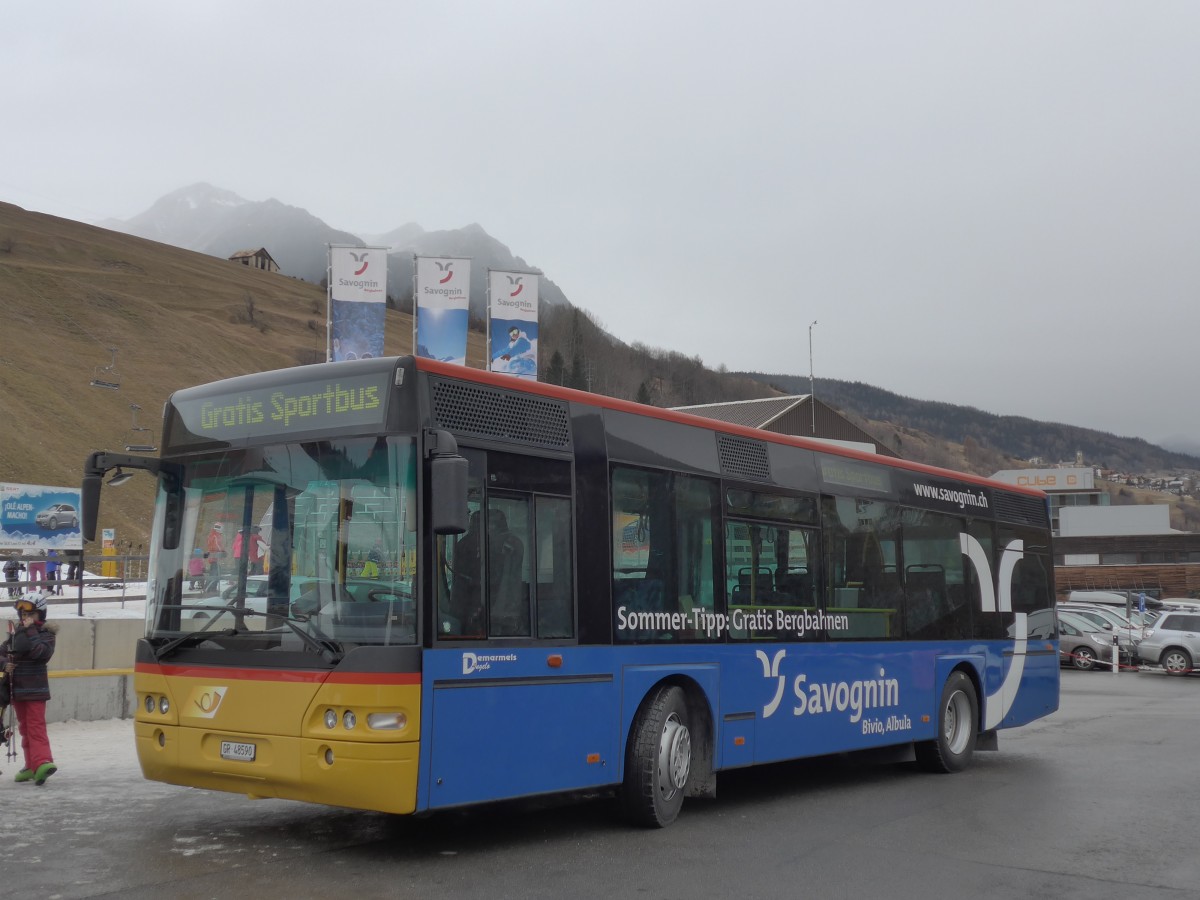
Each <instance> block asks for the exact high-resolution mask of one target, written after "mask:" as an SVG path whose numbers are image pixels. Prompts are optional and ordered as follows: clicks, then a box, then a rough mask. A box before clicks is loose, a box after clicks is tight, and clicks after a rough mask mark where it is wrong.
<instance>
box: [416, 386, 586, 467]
mask: <svg viewBox="0 0 1200 900" xmlns="http://www.w3.org/2000/svg"><path fill="white" fill-rule="evenodd" d="M433 416H434V419H435V420H436V421H437V424H438V427H440V428H445V429H447V430H449V431H452V432H455V433H458V434H471V435H475V436H478V437H484V438H495V439H498V440H504V441H517V442H520V443H522V444H531V445H534V446H537V447H549V448H552V449H555V450H562V449H567V448H569V447H570V446H571V429H570V420H569V418H568V416H567V407H566V404H565V403H562V402H559V401H555V400H548V399H546V398H545V397H533V396H529V395H526V394H512V393H509V392H508V391H502V390H497V389H495V388H487V387H481V386H479V385H476V384H465V383H463V382H461V381H441V380H434V381H433Z"/></svg>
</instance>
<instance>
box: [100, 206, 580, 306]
mask: <svg viewBox="0 0 1200 900" xmlns="http://www.w3.org/2000/svg"><path fill="white" fill-rule="evenodd" d="M100 225H101V227H104V228H108V229H110V230H112V231H120V232H124V233H125V234H132V235H136V236H138V237H143V238H149V239H150V240H154V241H159V242H161V243H164V244H171V245H173V246H176V247H183V248H184V249H187V250H195V251H197V252H199V253H206V254H209V255H210V256H219V257H221V258H227V257H229V256H230V255H232V254H233V253H235V252H237V251H238V250H253V249H257V248H258V247H265V248H266V249H267V252H269V253H270V254H271V256H272V257H273V258H274V259H275V261H276V262H277V263H279V269H280V272H282V274H284V275H290V276H292V277H294V278H302V279H304V280H305V281H311V282H314V283H320V282H321V281H322V280H324V278H325V275H326V264H327V259H328V250H327V245H329V244H348V245H351V246H358V247H362V246H367V245H370V246H377V247H387V248H388V297H389V299H390V301H392V302H394V303H395V304H397V305H405V304H406V303H408V302H411V299H412V278H413V256H414V255H418V256H459V257H467V258H470V259H471V261H472V263H471V313H472V314H473V315H475V316H477V317H479V318H483V316H484V304H485V303H486V298H487V270H488V269H489V268H492V269H507V270H516V271H534V272H539V274H540V270H539V269H537V267H535V266H530V265H529V264H528V263H526V262H525V260H523V259H521V258H520V257H519V256H514V255H513V253H512V251H511V250H509V249H508V247H506V246H505V245H504V244H502V243H501V242H500V241H498V240H496V239H495V238H494V237H492V236H491V235H489V234H488V233H487V232H486V231H484V229H483V228H482V227H481V226H479V225H477V224H472V225H468V226H466V227H465V228H457V229H452V230H448V231H426V230H425V229H424V228H422V227H421V226H420V225H418V224H417V223H415V222H409V223H407V224H405V225H401V226H400V227H398V228H396V229H393V230H392V231H389V232H387V233H385V234H382V235H354V234H350V233H349V232H345V231H338V230H337V229H335V228H331V227H330V226H329V225H326V224H325V223H324V222H323V221H321V220H320V219H318V218H317V217H316V216H314V215H312V214H311V213H309V212H308V211H307V210H304V209H300V208H299V207H295V206H288V205H286V204H284V203H281V202H280V201H278V200H274V199H271V200H264V201H250V200H245V199H243V198H242V197H239V196H238V195H237V194H235V193H233V192H232V191H227V190H223V189H221V188H218V187H214V186H213V185H211V184H204V183H200V184H193V185H190V186H189V187H185V188H181V189H179V190H177V191H173V192H171V193H170V194H167V195H166V196H165V197H162V198H161V199H159V200H158V201H156V202H155V203H154V205H152V206H151V207H150V208H149V209H148V210H146V211H145V212H143V213H139V214H138V215H136V216H134V217H133V218H131V219H126V220H123V221H122V220H118V219H109V220H107V221H105V222H102V223H100ZM540 297H541V301H542V303H544V304H547V305H569V303H568V301H567V298H566V297H565V296H564V295H563V292H562V291H561V290H560V289H559V288H558V286H557V285H556V284H554V282H552V281H550V280H549V279H547V278H546V277H545V275H542V279H541V291H540Z"/></svg>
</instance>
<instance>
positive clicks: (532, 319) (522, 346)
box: [487, 269, 538, 381]
mask: <svg viewBox="0 0 1200 900" xmlns="http://www.w3.org/2000/svg"><path fill="white" fill-rule="evenodd" d="M487 333H488V359H489V360H490V363H489V368H490V369H491V370H492V371H493V372H503V373H505V374H506V375H517V376H519V377H521V378H529V379H532V380H534V381H537V376H538V356H537V346H538V276H537V275H534V274H532V273H530V272H501V271H496V270H492V269H489V270H488V330H487Z"/></svg>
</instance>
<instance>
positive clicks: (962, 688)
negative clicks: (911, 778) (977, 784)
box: [916, 671, 979, 774]
mask: <svg viewBox="0 0 1200 900" xmlns="http://www.w3.org/2000/svg"><path fill="white" fill-rule="evenodd" d="M978 722H979V699H978V697H977V696H976V695H975V686H974V685H973V684H972V683H971V679H970V678H968V677H967V676H966V675H964V674H963V673H962V672H959V671H954V672H951V673H950V677H949V678H947V679H946V684H945V685H944V686H943V687H942V699H941V701H940V702H939V703H938V726H937V729H938V730H937V737H936V738H935V739H934V740H932V741H919V742H918V743H917V745H916V753H917V764H918V765H919V766H920V767H921V768H922V769H924V770H925V771H926V772H938V773H941V774H947V773H950V772H961V771H962V770H963V769H965V768H966V767H967V766H968V765H970V763H971V757H972V755H973V754H974V753H975V739H976V736H977V730H976V726H977V725H978Z"/></svg>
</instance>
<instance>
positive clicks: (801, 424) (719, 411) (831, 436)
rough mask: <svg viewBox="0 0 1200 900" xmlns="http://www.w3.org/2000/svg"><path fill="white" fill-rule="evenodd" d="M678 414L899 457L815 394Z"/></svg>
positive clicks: (701, 407) (706, 406) (708, 406)
mask: <svg viewBox="0 0 1200 900" xmlns="http://www.w3.org/2000/svg"><path fill="white" fill-rule="evenodd" d="M675 410H676V411H677V412H685V413H690V414H692V415H693V416H703V417H704V418H706V419H716V420H717V421H719V422H728V423H729V424H731V425H742V426H745V427H746V428H761V429H762V430H763V431H773V432H775V433H776V434H788V435H792V436H794V437H807V438H816V439H817V440H825V441H836V442H837V443H839V444H850V445H852V446H854V445H857V446H859V449H862V450H866V451H867V452H874V453H878V454H879V455H880V456H891V457H898V454H897V453H896V452H895V451H894V450H889V449H888V448H887V447H886V446H884V445H883V444H881V443H880V442H879V441H877V440H875V438H873V437H871V435H869V434H867V433H866V432H865V431H863V430H862V429H861V428H859V427H858V426H857V425H855V424H854V423H853V422H851V421H850V420H849V419H847V418H846V417H845V416H843V415H842V414H841V413H839V412H838V411H837V410H836V409H834V408H833V407H831V406H826V405H825V404H824V403H822V402H821V401H820V400H818V399H816V398H815V397H814V396H813V395H812V394H799V395H796V396H791V397H765V398H763V399H760V400H734V401H730V402H728V403H703V404H700V405H699V406H677V407H675Z"/></svg>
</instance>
